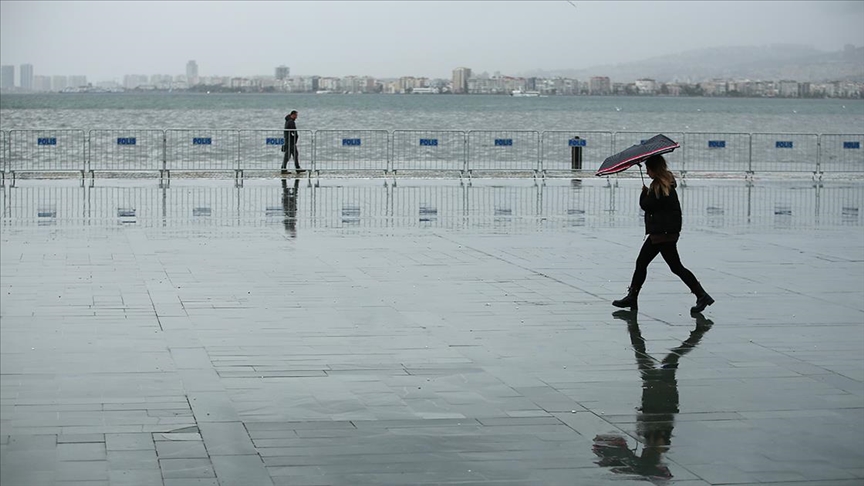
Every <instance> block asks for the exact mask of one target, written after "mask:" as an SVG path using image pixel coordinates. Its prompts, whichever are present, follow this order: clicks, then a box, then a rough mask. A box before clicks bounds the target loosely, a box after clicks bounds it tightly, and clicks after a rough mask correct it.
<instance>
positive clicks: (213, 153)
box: [165, 128, 240, 176]
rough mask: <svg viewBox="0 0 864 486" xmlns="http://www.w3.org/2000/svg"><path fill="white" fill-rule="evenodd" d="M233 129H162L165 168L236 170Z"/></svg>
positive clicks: (236, 135) (236, 147) (237, 144)
mask: <svg viewBox="0 0 864 486" xmlns="http://www.w3.org/2000/svg"><path fill="white" fill-rule="evenodd" d="M239 140H240V136H239V132H238V131H237V130H212V129H207V128H205V129H201V130H195V129H170V130H166V131H165V159H166V167H165V169H166V171H168V174H169V176H170V172H171V171H182V172H219V171H234V172H235V173H236V172H237V171H238V159H239V156H240V142H239Z"/></svg>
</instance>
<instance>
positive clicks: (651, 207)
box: [639, 182, 682, 235]
mask: <svg viewBox="0 0 864 486" xmlns="http://www.w3.org/2000/svg"><path fill="white" fill-rule="evenodd" d="M676 186H677V184H676V183H674V182H673V183H672V188H671V189H670V190H669V195H668V196H664V195H663V193H662V192H661V193H660V197H657V195H656V194H655V193H654V191H653V190H652V189H648V190H647V191H642V195H641V196H639V206H640V207H641V208H642V210H643V211H645V234H647V235H677V234H678V233H681V220H682V218H681V203H680V202H679V201H678V193H677V192H675V187H676Z"/></svg>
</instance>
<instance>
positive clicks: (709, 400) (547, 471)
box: [0, 178, 864, 486]
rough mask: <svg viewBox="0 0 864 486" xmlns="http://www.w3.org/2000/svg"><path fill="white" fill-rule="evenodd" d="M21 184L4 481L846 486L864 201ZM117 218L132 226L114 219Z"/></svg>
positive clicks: (0, 438) (582, 189) (17, 187)
mask: <svg viewBox="0 0 864 486" xmlns="http://www.w3.org/2000/svg"><path fill="white" fill-rule="evenodd" d="M679 193H680V196H681V201H682V205H683V209H684V218H685V219H684V221H685V222H684V231H683V233H682V237H681V240H680V242H679V245H678V246H679V252H680V254H681V258H682V261H683V263H684V264H685V266H687V267H688V268H690V269H691V270H692V271H693V272H694V273H695V274H696V276H697V277H698V278H699V279H700V280H701V281H702V283H703V285H704V286H705V288H706V289H707V290H708V291H709V292H710V293H711V294H712V296H713V297H714V298H715V299H716V303H715V304H714V305H713V306H711V307H709V308H708V309H707V310H706V311H705V312H704V313H703V314H701V315H691V314H690V313H689V307H690V306H691V305H693V303H694V298H693V296H692V295H690V294H688V293H687V289H686V287H685V286H684V285H683V284H682V283H681V282H680V281H679V280H678V279H677V278H676V277H675V276H674V275H672V274H671V272H669V270H668V268H667V267H666V266H665V264H664V263H663V262H662V259H660V258H658V259H657V260H656V261H655V262H653V263H652V265H651V266H650V268H649V273H648V280H647V282H646V284H645V286H644V288H643V291H642V293H641V294H640V302H639V311H638V312H637V313H628V312H624V313H621V312H616V311H617V309H615V308H614V307H612V306H611V304H610V302H611V300H613V299H616V298H619V297H621V296H622V295H624V293H625V292H626V287H627V285H628V283H629V280H630V276H631V273H632V271H633V267H634V263H635V258H636V255H637V253H638V250H639V246H640V245H641V242H642V238H643V227H642V222H641V214H640V211H639V209H638V194H639V182H638V181H634V180H630V179H621V180H618V179H615V178H612V179H609V180H608V181H607V180H605V179H584V180H580V179H573V180H567V179H547V180H532V179H474V180H470V181H469V180H467V179H466V180H461V181H460V180H443V179H434V180H433V179H429V180H424V179H401V178H400V179H399V180H393V179H388V180H384V179H320V180H319V179H314V178H311V179H303V180H302V181H299V182H298V184H297V188H296V189H295V188H294V183H293V181H291V182H290V183H287V184H283V183H282V181H280V180H278V179H276V180H273V179H246V180H243V181H242V184H235V183H234V181H230V180H194V179H189V180H172V181H170V182H167V181H162V182H161V183H160V182H159V181H157V180H152V179H145V180H134V181H133V180H102V179H98V178H97V179H93V180H91V179H89V178H88V179H87V180H86V181H84V182H83V183H82V182H81V181H80V180H56V181H46V180H29V179H19V180H17V181H16V182H15V184H14V185H10V184H8V183H7V184H6V185H4V186H3V187H2V196H3V197H2V200H0V202H2V205H0V216H2V217H0V462H2V464H0V466H2V467H0V473H2V477H0V482H2V484H3V485H4V486H7V485H9V486H19V485H20V486H30V485H42V484H46V485H52V484H63V483H64V482H65V483H66V484H108V485H132V484H136V485H149V484H154V485H155V484H161V485H164V486H167V485H177V486H180V485H184V486H185V485H192V484H195V485H218V486H227V485H235V484H238V485H239V484H242V485H248V486H256V485H266V486H271V485H286V484H305V485H331V486H332V485H362V484H440V485H457V484H473V485H478V484H482V485H497V484H500V485H504V484H507V485H517V484H518V485H538V484H542V485H554V484H568V485H572V484H588V485H590V484H616V485H620V484H630V483H632V484H644V482H645V480H650V481H654V482H658V481H663V482H668V483H675V484H681V485H700V486H701V485H714V484H765V483H770V484H790V485H795V484H800V485H803V484H825V485H827V484H843V485H846V484H849V485H851V484H862V483H864V468H862V466H861V464H864V214H861V213H862V211H861V210H862V208H864V183H862V182H856V181H822V182H819V181H811V180H774V181H764V180H763V181H760V180H757V181H742V180H718V179H695V180H689V179H688V180H686V181H682V184H681V186H680V187H679ZM130 210H131V211H130Z"/></svg>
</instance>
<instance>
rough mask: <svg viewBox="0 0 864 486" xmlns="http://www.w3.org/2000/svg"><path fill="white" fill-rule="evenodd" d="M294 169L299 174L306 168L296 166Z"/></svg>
mask: <svg viewBox="0 0 864 486" xmlns="http://www.w3.org/2000/svg"><path fill="white" fill-rule="evenodd" d="M295 171H296V172H297V173H298V174H299V173H301V172H306V169H301V168H300V167H297V168H296V169H295Z"/></svg>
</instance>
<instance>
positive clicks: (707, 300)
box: [690, 292, 714, 314]
mask: <svg viewBox="0 0 864 486" xmlns="http://www.w3.org/2000/svg"><path fill="white" fill-rule="evenodd" d="M713 303H714V299H712V298H711V296H710V295H708V292H704V293H703V294H702V295H700V296H699V297H696V305H694V306H693V307H691V308H690V313H691V314H698V313H700V312H702V311H703V310H705V308H706V307H708V306H709V305H711V304H713Z"/></svg>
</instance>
